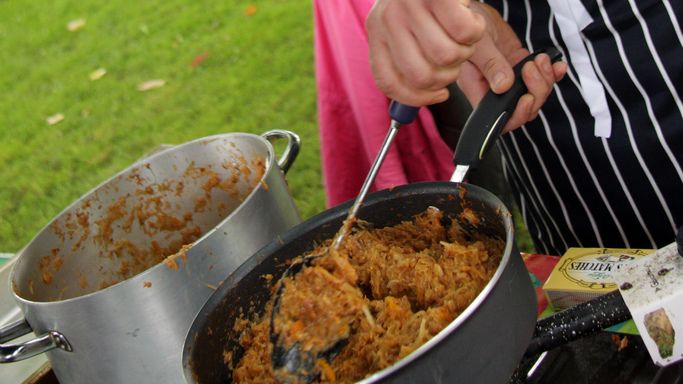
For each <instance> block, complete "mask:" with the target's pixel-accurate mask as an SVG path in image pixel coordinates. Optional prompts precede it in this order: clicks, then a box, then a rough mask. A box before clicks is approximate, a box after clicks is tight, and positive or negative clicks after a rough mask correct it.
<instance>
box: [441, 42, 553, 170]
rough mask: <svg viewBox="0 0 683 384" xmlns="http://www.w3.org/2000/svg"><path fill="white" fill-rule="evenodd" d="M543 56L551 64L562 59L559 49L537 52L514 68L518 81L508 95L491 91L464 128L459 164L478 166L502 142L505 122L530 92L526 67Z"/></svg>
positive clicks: (458, 148)
mask: <svg viewBox="0 0 683 384" xmlns="http://www.w3.org/2000/svg"><path fill="white" fill-rule="evenodd" d="M541 53H545V54H547V55H548V56H550V62H551V63H554V62H557V61H559V60H560V59H561V58H562V53H560V51H559V50H557V49H556V48H545V49H541V50H539V51H536V52H534V53H532V54H530V55H529V56H527V57H525V58H524V59H523V60H522V61H520V62H519V63H518V64H517V65H515V66H514V67H513V68H512V69H513V71H514V73H515V81H514V83H513V84H512V87H511V88H510V89H509V90H508V91H507V92H504V93H501V94H496V93H494V92H493V91H491V90H489V91H488V92H487V93H486V95H484V98H483V99H482V100H481V102H480V103H479V105H478V106H477V108H476V109H475V110H474V111H473V112H472V114H471V115H470V117H469V118H468V119H467V122H466V123H465V126H464V127H463V129H462V133H461V134H460V139H459V140H458V144H457V145H456V147H455V154H454V156H453V163H454V164H455V165H469V166H470V168H474V167H476V165H477V163H479V161H480V160H481V159H482V157H483V156H484V153H486V151H487V150H488V149H489V148H490V147H491V145H493V143H494V142H495V141H496V139H498V136H500V133H501V130H502V129H503V127H504V126H505V123H507V121H508V120H509V119H510V116H511V115H512V112H514V110H515V107H516V106H517V102H518V101H519V98H520V97H522V96H523V95H524V94H525V93H526V92H527V87H526V85H524V80H523V79H522V67H523V66H524V64H525V63H526V62H528V61H530V60H533V59H534V58H535V57H536V56H538V55H539V54H541Z"/></svg>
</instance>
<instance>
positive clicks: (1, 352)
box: [0, 319, 73, 363]
mask: <svg viewBox="0 0 683 384" xmlns="http://www.w3.org/2000/svg"><path fill="white" fill-rule="evenodd" d="M31 331H33V329H32V328H31V326H30V325H29V324H28V323H27V322H26V320H24V319H22V320H18V321H15V322H14V323H10V324H8V325H6V326H4V327H2V328H0V343H5V342H7V341H10V340H13V339H16V338H17V337H21V336H24V335H26V334H28V333H29V332H31ZM55 348H60V349H63V350H65V351H67V352H71V351H72V350H73V349H72V348H71V344H69V342H68V341H67V340H66V337H64V335H62V334H61V333H59V332H57V331H48V332H47V333H45V334H43V335H41V336H38V337H37V338H35V339H31V340H29V341H26V342H23V343H17V344H9V345H5V344H0V363H12V362H15V361H21V360H25V359H28V358H29V357H33V356H36V355H40V354H41V353H45V352H47V351H49V350H52V349H55Z"/></svg>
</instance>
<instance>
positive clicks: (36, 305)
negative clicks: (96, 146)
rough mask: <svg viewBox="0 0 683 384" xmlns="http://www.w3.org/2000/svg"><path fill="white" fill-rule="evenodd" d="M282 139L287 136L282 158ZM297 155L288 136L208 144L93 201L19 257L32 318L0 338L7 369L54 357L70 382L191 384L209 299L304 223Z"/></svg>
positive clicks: (19, 284) (19, 278)
mask: <svg viewBox="0 0 683 384" xmlns="http://www.w3.org/2000/svg"><path fill="white" fill-rule="evenodd" d="M275 138H286V139H287V147H286V148H285V150H284V153H283V154H282V155H281V156H280V158H279V159H276V155H275V153H274V149H273V147H272V145H271V144H270V142H269V140H271V139H275ZM298 149H299V138H298V137H297V136H296V135H295V134H293V133H291V132H287V131H270V132H266V133H264V134H263V135H262V136H257V135H252V134H247V133H228V134H222V135H216V136H210V137H205V138H201V139H198V140H194V141H191V142H188V143H185V144H182V145H179V146H175V147H172V148H170V149H167V150H164V151H162V152H160V153H157V154H154V155H152V156H151V157H149V158H147V159H144V160H142V161H140V162H138V163H136V164H134V165H133V166H131V167H129V168H128V169H126V170H124V171H122V172H121V173H119V174H118V175H116V176H114V177H112V178H111V179H109V180H107V181H106V182H104V183H103V184H101V185H100V186H98V187H96V188H95V189H93V190H92V191H91V192H89V193H88V194H86V195H84V196H83V197H82V198H80V199H79V200H78V201H76V202H75V203H73V204H72V205H71V206H69V207H68V208H67V209H65V210H64V211H63V212H62V213H60V214H59V215H58V216H57V217H56V218H55V219H53V220H52V221H51V222H50V223H49V224H48V225H47V226H46V227H45V228H44V229H43V230H42V231H40V232H39V233H38V235H37V236H36V237H35V238H34V239H33V240H32V241H31V242H30V243H29V244H28V245H27V246H26V247H25V248H24V249H23V250H22V251H21V252H20V253H19V254H18V255H17V256H16V257H17V261H16V264H15V266H14V268H13V270H12V275H11V287H10V289H11V290H12V291H13V294H14V297H15V299H16V301H17V303H18V306H19V307H20V308H21V310H22V312H23V314H24V316H25V320H21V321H19V322H17V323H14V324H11V325H9V326H7V327H5V328H4V329H2V330H0V343H3V345H1V346H0V361H2V362H12V361H17V360H21V359H25V358H28V357H31V356H34V355H36V354H39V353H43V352H46V353H47V356H48V359H49V360H50V362H51V365H52V368H53V370H54V373H55V375H56V376H57V378H58V379H59V380H60V382H63V383H89V384H90V383H142V382H146V383H151V382H158V383H178V382H183V381H184V378H183V370H182V362H181V354H182V347H183V342H184V340H185V335H186V334H187V332H188V330H189V327H190V325H191V324H192V321H193V319H194V317H195V315H196V314H197V313H198V312H199V310H200V309H201V308H202V306H203V305H204V303H205V301H206V300H207V299H208V298H209V297H210V296H211V295H212V293H213V292H214V290H215V289H216V287H217V286H219V285H220V284H221V282H222V281H223V279H225V278H226V277H227V276H229V275H230V273H231V272H233V271H234V270H235V269H236V268H237V267H238V266H239V265H241V264H242V263H243V262H244V261H245V260H247V259H248V258H249V257H250V256H251V255H252V254H253V253H254V252H256V251H257V250H258V249H259V248H261V247H262V246H263V245H265V244H267V243H268V242H270V241H271V240H273V239H275V238H277V237H278V235H279V234H281V233H283V232H285V231H286V230H287V229H288V228H290V227H292V226H293V225H295V224H297V223H298V222H300V221H301V218H300V216H299V213H298V211H297V209H296V206H295V204H294V201H293V199H292V197H291V196H290V194H289V191H288V188H287V183H286V181H285V178H284V172H286V171H287V170H288V168H289V166H290V165H291V164H292V162H293V161H294V159H295V158H296V155H297V153H298ZM188 243H191V245H190V246H187V245H186V244H188ZM169 254H170V255H171V256H167V255H169ZM31 330H32V331H33V332H35V334H36V335H37V338H36V339H34V340H31V341H29V342H25V343H21V344H15V345H7V344H4V343H6V342H8V341H9V340H11V339H14V338H16V337H18V336H21V335H24V334H26V333H28V332H30V331H31Z"/></svg>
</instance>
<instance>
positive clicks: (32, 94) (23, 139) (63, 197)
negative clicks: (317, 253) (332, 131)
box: [0, 0, 324, 252]
mask: <svg viewBox="0 0 683 384" xmlns="http://www.w3.org/2000/svg"><path fill="white" fill-rule="evenodd" d="M81 18H82V19H84V20H85V25H84V26H83V27H82V28H80V29H78V30H77V31H74V32H71V31H69V30H68V29H67V24H68V23H69V22H70V21H72V20H76V19H81ZM312 25H313V23H312V9H311V0H264V1H259V0H255V1H254V0H252V1H222V2H215V1H196V2H188V1H180V0H166V1H137V2H129V1H116V0H115V1H109V2H101V1H92V0H85V1H72V0H68V1H67V0H57V1H52V2H42V1H41V2H35V1H27V0H13V1H10V2H0V55H2V56H1V57H0V59H1V62H2V71H0V164H2V166H1V167H0V184H1V187H0V252H16V251H17V250H19V249H20V248H21V247H22V246H24V245H25V244H26V243H27V242H28V241H29V240H30V239H31V238H32V237H33V236H34V235H35V234H36V233H37V231H39V230H40V229H41V228H42V227H43V226H44V225H45V224H47V222H48V221H49V220H50V219H51V218H52V217H54V216H55V215H56V214H58V213H59V212H60V211H61V210H62V209H64V208H65V207H66V206H67V205H69V204H70V203H71V202H72V201H74V200H75V199H77V198H78V197H79V196H81V195H82V194H84V193H85V192H87V191H88V190H90V189H91V188H93V187H95V186H96V185H98V184H99V183H101V182H102V181H104V180H106V179H107V178H109V177H111V176H113V175H114V174H115V173H117V172H119V171H121V170H123V169H124V168H126V167H127V166H128V165H130V164H131V163H133V162H134V161H135V160H136V159H138V158H140V157H141V156H143V155H144V154H146V153H148V152H149V151H151V150H153V149H154V148H155V147H157V146H158V145H160V144H164V143H166V144H178V143H182V142H185V141H189V140H192V139H195V138H199V137H203V136H207V135H211V134H216V133H224V132H251V133H256V134H260V133H263V132H265V131H268V130H270V129H276V128H281V129H289V130H292V131H294V132H296V133H298V134H299V135H300V136H301V138H302V150H301V153H300V155H299V157H298V158H297V160H296V162H295V163H294V165H293V167H292V169H291V170H290V172H289V174H288V180H289V184H290V188H291V192H292V194H293V196H294V198H295V200H296V203H297V206H298V207H299V209H300V211H301V213H302V216H304V217H309V216H311V215H313V214H315V213H317V212H319V211H321V210H323V209H324V196H323V189H322V176H321V173H320V161H319V144H318V133H317V122H316V106H315V80H314V73H313V32H312V31H313V28H312ZM202 59H203V60H202ZM98 68H104V69H106V71H107V73H106V75H105V76H104V77H102V78H101V79H99V80H96V81H92V80H90V78H89V74H90V73H91V72H93V71H94V70H96V69H98ZM151 79H163V80H165V82H166V84H165V86H163V87H161V88H158V89H153V90H150V91H147V92H140V91H138V90H137V86H138V84H140V83H142V82H145V81H147V80H151ZM57 113H62V114H63V115H64V117H65V118H64V120H63V121H62V122H60V123H58V124H55V125H49V124H48V123H47V122H46V118H47V117H48V116H52V115H54V114H57Z"/></svg>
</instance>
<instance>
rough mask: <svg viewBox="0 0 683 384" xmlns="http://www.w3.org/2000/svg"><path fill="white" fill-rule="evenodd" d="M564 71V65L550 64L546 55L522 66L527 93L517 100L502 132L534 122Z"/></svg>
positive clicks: (565, 66)
mask: <svg viewBox="0 0 683 384" xmlns="http://www.w3.org/2000/svg"><path fill="white" fill-rule="evenodd" d="M566 70H567V64H566V63H564V62H558V63H554V64H552V63H551V62H550V58H549V57H548V55H546V54H541V55H538V56H537V57H536V58H535V59H534V60H533V61H530V62H528V63H526V64H524V67H522V79H523V81H524V84H525V85H526V87H527V89H528V93H526V94H525V95H523V96H522V97H521V98H520V99H519V101H518V103H517V107H516V108H515V111H514V112H513V114H512V116H511V117H510V119H509V120H508V122H507V124H506V125H505V128H504V129H503V131H504V132H507V131H511V130H513V129H516V128H518V127H520V126H522V125H523V124H525V123H527V122H529V121H532V120H534V119H535V118H536V117H537V116H538V113H539V111H540V109H541V107H542V106H543V104H544V103H545V102H546V100H547V99H548V96H550V93H551V92H552V90H553V86H554V85H555V82H557V81H559V80H561V79H562V77H563V76H564V75H565V73H566Z"/></svg>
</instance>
